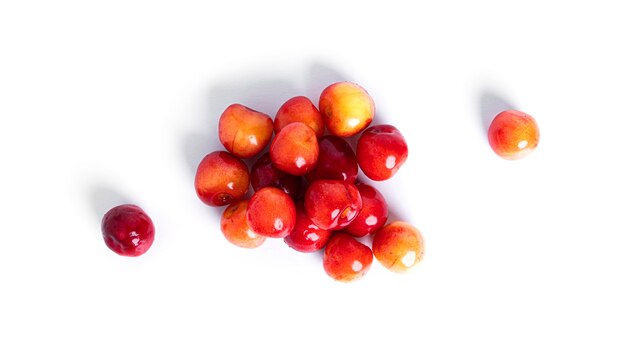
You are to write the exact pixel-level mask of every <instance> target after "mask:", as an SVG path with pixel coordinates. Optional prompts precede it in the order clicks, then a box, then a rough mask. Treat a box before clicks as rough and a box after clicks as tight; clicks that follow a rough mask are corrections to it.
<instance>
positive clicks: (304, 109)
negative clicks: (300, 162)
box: [274, 96, 324, 138]
mask: <svg viewBox="0 0 626 352" xmlns="http://www.w3.org/2000/svg"><path fill="white" fill-rule="evenodd" d="M292 122H302V123H304V124H306V125H307V126H309V127H310V128H311V129H312V130H313V132H315V135H316V136H317V137H318V138H319V137H321V136H322V135H323V134H324V120H323V119H322V114H320V111H319V110H317V108H316V107H315V105H313V103H312V102H311V100H310V99H309V98H307V97H303V96H298V97H293V98H291V99H289V100H287V101H286V102H285V103H284V104H283V105H282V106H281V107H280V109H278V112H277V113H276V117H275V118H274V133H276V134H278V132H280V130H282V129H283V127H285V126H287V125H288V124H290V123H292Z"/></svg>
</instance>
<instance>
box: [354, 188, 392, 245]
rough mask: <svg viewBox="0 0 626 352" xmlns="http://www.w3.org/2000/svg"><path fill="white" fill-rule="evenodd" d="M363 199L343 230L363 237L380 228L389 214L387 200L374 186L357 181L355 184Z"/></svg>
mask: <svg viewBox="0 0 626 352" xmlns="http://www.w3.org/2000/svg"><path fill="white" fill-rule="evenodd" d="M356 187H357V188H358V189H359V194H360V195H361V199H362V200H363V207H362V208H361V211H360V212H359V214H358V215H357V216H356V218H354V220H353V221H352V222H351V223H350V225H348V227H346V229H345V231H346V232H347V233H349V234H351V235H352V236H355V237H364V236H367V235H371V234H373V233H376V231H378V230H380V229H381V228H382V227H383V226H385V223H386V222H387V218H388V216H389V209H388V207H387V201H385V197H383V195H382V193H380V192H379V191H378V190H377V189H376V188H374V187H372V186H370V185H366V184H364V183H359V184H357V185H356Z"/></svg>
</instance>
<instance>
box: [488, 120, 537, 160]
mask: <svg viewBox="0 0 626 352" xmlns="http://www.w3.org/2000/svg"><path fill="white" fill-rule="evenodd" d="M487 134H488V136H489V145H491V149H493V151H494V152H495V153H496V154H498V156H500V157H502V158H504V159H507V160H517V159H521V158H523V157H525V156H527V155H528V154H530V153H531V152H532V151H533V150H535V148H536V147H537V144H538V143H539V127H538V126H537V122H536V121H535V119H533V118H532V116H530V115H528V114H525V113H523V112H521V111H517V110H506V111H503V112H501V113H499V114H498V115H496V117H495V118H494V119H493V121H491V125H490V126H489V131H488V132H487Z"/></svg>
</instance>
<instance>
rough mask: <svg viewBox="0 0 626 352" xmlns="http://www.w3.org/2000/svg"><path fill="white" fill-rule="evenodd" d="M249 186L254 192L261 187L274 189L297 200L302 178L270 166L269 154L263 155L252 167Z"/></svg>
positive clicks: (272, 165)
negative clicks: (278, 189) (280, 190)
mask: <svg viewBox="0 0 626 352" xmlns="http://www.w3.org/2000/svg"><path fill="white" fill-rule="evenodd" d="M250 184H251V185H252V188H253V189H254V190H255V191H258V190H259V189H261V188H263V187H276V188H280V189H282V190H283V191H284V192H285V193H287V194H288V195H289V196H290V197H291V198H293V199H298V197H300V192H301V188H302V177H300V176H294V175H292V174H288V173H286V172H284V171H282V170H279V169H277V168H276V167H275V166H274V164H272V160H271V159H270V154H269V153H265V154H263V155H262V156H261V157H260V158H259V160H257V161H256V162H255V163H254V165H252V169H251V171H250Z"/></svg>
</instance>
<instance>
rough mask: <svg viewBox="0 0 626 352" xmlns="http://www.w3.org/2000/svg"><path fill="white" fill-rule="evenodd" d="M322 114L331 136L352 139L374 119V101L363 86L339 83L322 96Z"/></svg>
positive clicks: (325, 91) (326, 90) (330, 87)
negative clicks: (351, 137)
mask: <svg viewBox="0 0 626 352" xmlns="http://www.w3.org/2000/svg"><path fill="white" fill-rule="evenodd" d="M319 107H320V112H321V113H322V117H323V118H324V123H325V124H326V127H327V128H328V131H330V133H331V134H334V135H335V136H340V137H350V136H354V135H355V134H357V133H359V132H361V131H362V130H363V129H365V128H366V127H367V126H368V125H369V124H370V123H371V122H372V119H373V118H374V112H375V110H376V109H375V107H374V100H372V97H370V95H369V94H368V93H367V91H365V89H363V88H362V87H361V86H359V85H357V84H355V83H351V82H337V83H333V84H331V85H330V86H328V87H326V88H325V89H324V90H323V91H322V94H321V95H320V101H319Z"/></svg>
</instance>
